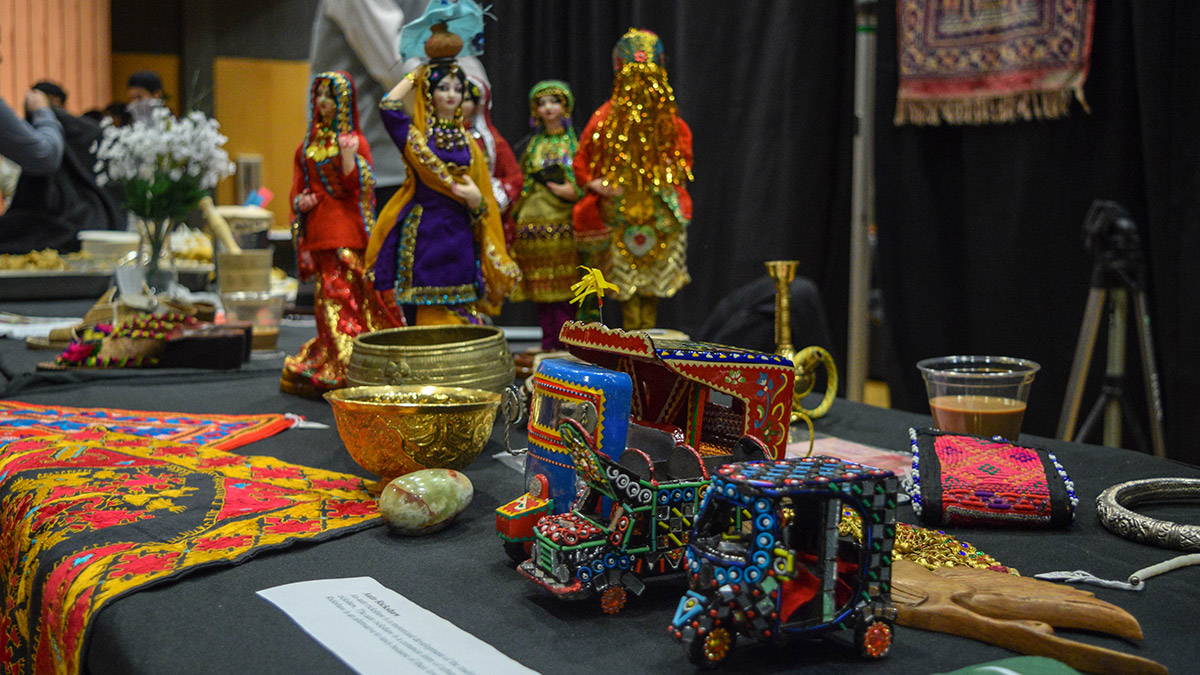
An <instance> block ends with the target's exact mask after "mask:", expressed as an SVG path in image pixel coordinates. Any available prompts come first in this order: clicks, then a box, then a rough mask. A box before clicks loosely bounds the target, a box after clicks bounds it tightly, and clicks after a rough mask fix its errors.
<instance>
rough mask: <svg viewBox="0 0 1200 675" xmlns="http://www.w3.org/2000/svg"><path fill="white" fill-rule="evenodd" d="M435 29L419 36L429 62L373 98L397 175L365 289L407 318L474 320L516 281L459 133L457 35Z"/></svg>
mask: <svg viewBox="0 0 1200 675" xmlns="http://www.w3.org/2000/svg"><path fill="white" fill-rule="evenodd" d="M441 35H442V39H441V40H436V39H431V40H430V42H428V43H426V53H427V54H429V56H430V58H431V62H430V64H429V65H422V66H420V67H418V68H417V69H416V70H414V71H413V72H411V73H409V74H408V75H406V76H405V77H404V79H403V80H401V81H400V84H398V85H396V87H395V88H394V89H392V91H391V92H389V93H388V95H387V96H385V97H384V99H383V101H382V102H381V103H380V104H379V111H380V115H381V116H382V118H383V124H384V127H385V128H386V129H387V130H388V133H389V134H391V137H392V140H393V141H395V143H396V145H397V146H399V147H400V150H401V154H403V156H404V163H405V168H406V169H407V177H406V178H405V181H404V184H403V185H402V186H401V187H400V190H399V191H398V192H397V193H396V194H395V195H394V196H393V197H392V198H391V199H390V200H389V201H388V203H387V205H386V206H384V208H383V210H382V211H381V212H380V214H379V219H378V226H377V227H376V228H375V231H373V232H372V233H371V240H370V243H369V245H368V246H367V264H368V265H369V266H371V267H372V268H373V269H374V271H375V287H376V288H377V289H379V290H380V291H381V292H383V293H384V295H385V296H386V297H391V298H394V302H396V303H397V304H399V305H401V306H402V307H404V309H405V313H406V314H407V315H409V317H410V324H412V323H415V324H417V325H429V324H447V323H479V321H480V319H479V314H480V313H484V314H496V313H498V312H499V310H500V306H501V305H502V304H503V302H504V299H505V298H506V297H508V295H509V293H510V292H511V291H512V289H513V288H514V287H515V286H516V284H517V282H518V281H519V280H520V278H521V272H520V270H519V269H518V268H517V264H516V263H515V262H514V261H513V259H512V258H511V257H510V256H509V254H508V252H507V251H506V250H505V246H504V230H503V226H502V224H501V221H500V209H499V207H498V206H497V204H496V198H495V196H494V195H493V194H492V184H491V177H490V173H489V170H488V165H487V158H486V157H485V156H484V154H483V152H482V150H480V148H479V146H478V144H477V143H475V142H474V140H473V139H472V138H471V137H470V136H468V135H467V134H466V133H465V131H464V130H463V126H462V110H461V107H460V106H461V104H462V99H463V91H464V90H465V89H466V82H467V80H466V74H465V73H464V72H463V70H462V69H461V68H460V67H459V65H458V64H457V63H456V62H455V61H454V59H453V56H454V55H455V54H457V53H458V51H459V49H460V48H461V44H462V42H461V40H460V39H459V38H458V37H457V36H454V35H453V34H449V33H442V34H441ZM436 36H437V31H436V30H435V37H436ZM455 42H457V44H454V43H455Z"/></svg>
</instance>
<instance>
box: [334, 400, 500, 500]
mask: <svg viewBox="0 0 1200 675" xmlns="http://www.w3.org/2000/svg"><path fill="white" fill-rule="evenodd" d="M325 399H326V400H328V401H329V403H330V405H332V406H333V418H334V420H335V421H336V422H337V429H338V434H339V435H340V436H341V437H342V442H343V443H345V444H346V450H347V451H349V452H350V456H351V457H352V458H353V459H354V461H355V462H357V463H358V465H359V466H361V467H362V468H364V469H366V470H367V471H370V472H371V473H374V474H378V475H379V476H380V477H381V478H383V482H382V483H380V485H381V486H382V485H386V484H387V483H388V481H390V480H392V479H393V478H395V477H397V476H401V475H404V474H406V473H411V472H413V471H417V470H419V469H461V468H463V467H465V466H466V465H468V464H470V463H471V462H473V461H474V460H475V458H476V457H478V456H479V453H480V452H482V451H483V446H484V445H486V444H487V440H488V437H489V436H490V435H491V433H492V422H493V421H495V418H496V408H497V406H498V405H499V404H500V394H498V393H496V392H492V391H484V390H481V389H464V388H460V387H434V386H369V387H349V388H346V389H335V390H334V391H331V392H328V393H326V394H325Z"/></svg>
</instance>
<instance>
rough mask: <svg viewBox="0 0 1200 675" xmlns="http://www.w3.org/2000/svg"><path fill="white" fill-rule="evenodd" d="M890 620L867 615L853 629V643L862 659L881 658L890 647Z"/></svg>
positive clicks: (891, 632) (886, 653) (891, 633)
mask: <svg viewBox="0 0 1200 675" xmlns="http://www.w3.org/2000/svg"><path fill="white" fill-rule="evenodd" d="M892 635H893V631H892V622H891V621H888V620H887V619H882V618H879V617H867V618H865V619H863V620H862V621H861V622H859V624H858V628H856V629H855V630H854V645H855V646H856V647H858V654H859V656H861V657H863V658H864V659H882V658H883V657H885V656H887V655H888V651H889V650H891V648H892Z"/></svg>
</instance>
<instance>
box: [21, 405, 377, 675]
mask: <svg viewBox="0 0 1200 675" xmlns="http://www.w3.org/2000/svg"><path fill="white" fill-rule="evenodd" d="M12 431H15V435H16V437H12V436H7V437H6V436H4V433H3V432H4V430H3V429H0V586H2V587H3V602H4V607H3V612H0V664H3V667H4V669H5V672H11V673H34V672H36V673H51V672H60V673H77V672H79V671H80V669H81V665H82V656H83V653H84V645H85V642H86V639H87V634H88V629H89V626H90V620H91V618H92V617H93V616H95V614H96V613H97V612H99V611H100V609H101V608H102V607H104V606H105V604H106V603H108V602H109V601H111V600H113V599H115V598H118V597H120V596H122V595H125V594H128V593H130V592H132V591H134V590H137V589H140V588H144V587H145V586H146V585H148V584H151V583H156V582H161V581H164V580H167V579H171V578H175V577H178V576H180V575H183V574H186V573H188V572H191V571H194V570H196V569H199V568H201V567H203V566H205V565H213V564H237V563H241V562H244V561H245V560H247V559H249V558H250V557H252V556H254V555H255V554H257V553H259V552H261V551H264V550H267V549H272V548H280V547H284V546H287V545H290V544H293V543H295V542H298V541H320V540H324V539H329V538H332V537H335V536H341V535H344V534H348V533H350V532H355V531H358V530H361V529H364V528H367V527H371V526H374V525H377V524H379V522H380V520H379V518H378V510H377V507H376V503H375V500H374V498H373V497H372V496H371V494H370V493H369V492H368V491H367V489H366V487H365V486H364V481H363V479H361V478H358V477H355V476H350V475H346V474H340V473H334V472H330V471H324V470H320V469H313V468H308V467H302V466H296V465H293V464H288V463H287V462H283V461H280V460H277V459H273V458H270V457H251V456H242V455H235V454H230V453H227V452H224V451H222V450H218V449H214V448H212V447H205V446H197V445H194V444H188V443H183V442H177V441H163V440H158V439H154V438H146V437H139V436H133V435H128V434H121V433H117V432H114V431H110V430H106V429H103V428H98V427H93V428H89V429H83V430H76V431H67V432H64V433H47V432H45V431H43V430H36V431H34V433H33V435H28V434H29V430H28V429H15V430H12ZM260 431H261V429H260Z"/></svg>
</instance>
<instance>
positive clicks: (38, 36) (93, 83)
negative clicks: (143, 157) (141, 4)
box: [0, 0, 112, 114]
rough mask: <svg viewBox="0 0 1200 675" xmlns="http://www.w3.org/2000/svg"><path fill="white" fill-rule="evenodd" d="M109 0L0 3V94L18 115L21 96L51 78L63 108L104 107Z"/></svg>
mask: <svg viewBox="0 0 1200 675" xmlns="http://www.w3.org/2000/svg"><path fill="white" fill-rule="evenodd" d="M109 12H110V0H0V56H2V57H3V61H0V96H3V97H4V100H5V101H7V102H8V103H9V105H11V106H12V107H13V108H14V109H16V110H18V111H20V110H21V108H22V106H23V105H24V101H25V92H26V91H28V90H29V87H30V86H32V85H33V83H34V82H37V81H38V80H53V81H55V82H58V83H59V84H61V85H62V88H63V89H65V90H66V92H67V109H68V110H69V111H71V112H73V113H76V114H78V113H81V112H83V111H84V110H87V109H89V108H95V107H101V106H103V105H105V104H106V103H108V101H109V98H108V90H109V82H110V81H111V79H112V75H111V70H110V68H111V65H110V63H111V61H110V58H109V54H110V52H111V46H110V45H111V37H110V32H109Z"/></svg>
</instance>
